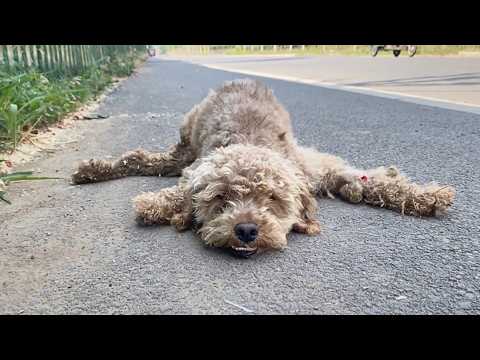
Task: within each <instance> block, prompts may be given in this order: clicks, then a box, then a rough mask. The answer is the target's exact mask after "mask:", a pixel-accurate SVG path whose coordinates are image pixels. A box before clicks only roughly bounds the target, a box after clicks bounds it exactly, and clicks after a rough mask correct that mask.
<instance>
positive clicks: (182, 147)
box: [73, 79, 455, 256]
mask: <svg viewBox="0 0 480 360" xmlns="http://www.w3.org/2000/svg"><path fill="white" fill-rule="evenodd" d="M180 138H181V140H180V142H179V143H178V144H176V145H174V146H173V147H172V148H171V149H170V150H169V151H168V152H165V153H160V154H153V153H148V152H146V151H144V150H141V149H140V150H136V151H133V152H128V153H126V154H124V155H123V156H122V157H121V158H120V159H119V160H117V161H115V162H107V161H103V160H90V161H85V162H83V163H82V164H81V165H80V166H79V169H78V171H77V172H75V173H74V174H73V182H74V183H77V184H80V183H87V182H97V181H105V180H110V179H116V178H120V177H124V176H135V175H151V176H159V175H160V176H181V178H180V181H179V183H178V185H176V186H173V187H170V188H166V189H162V190H160V191H159V192H157V193H144V194H141V195H139V196H137V197H136V198H134V207H135V211H136V213H137V218H138V220H139V221H140V222H141V223H143V224H172V225H174V226H175V227H176V228H177V230H179V231H181V230H185V229H189V228H192V227H195V228H196V229H197V231H198V234H199V235H200V237H201V238H202V240H203V241H204V242H205V243H206V244H209V245H213V246H218V247H228V248H230V249H233V250H234V252H235V253H237V254H240V255H245V256H247V255H251V254H253V253H255V252H257V251H258V250H265V249H281V248H284V247H285V246H286V245H287V234H288V233H289V232H290V231H292V230H293V231H297V232H301V233H306V234H316V233H318V232H319V231H320V226H319V224H318V222H317V220H315V214H316V198H315V196H316V195H327V196H330V197H334V195H339V196H340V197H341V198H343V199H344V200H347V201H349V202H352V203H360V202H365V203H368V204H372V205H376V206H381V207H385V208H388V209H392V210H397V211H399V212H401V213H403V214H407V215H417V216H434V215H436V214H438V213H440V212H443V211H445V210H446V209H447V207H449V206H450V205H451V204H452V201H453V198H454V195H455V191H454V189H453V188H452V187H450V186H439V185H436V184H428V185H418V184H415V183H412V182H411V181H409V179H408V178H407V177H405V176H404V175H402V174H401V173H400V172H399V171H398V170H397V169H396V168H395V167H393V166H390V167H387V168H385V167H379V168H375V169H370V170H360V169H355V168H353V167H351V166H349V165H348V164H347V163H346V162H345V161H344V160H342V159H340V158H338V157H336V156H333V155H329V154H325V153H320V152H318V151H316V150H314V149H307V148H303V147H300V146H299V145H297V143H296V140H295V138H294V136H293V132H292V128H291V124H290V116H289V114H288V112H287V111H286V110H285V109H284V108H283V106H282V105H281V104H280V103H279V102H278V101H277V99H276V98H275V97H274V95H273V93H272V92H271V91H270V90H269V89H268V88H266V87H265V86H264V85H262V84H261V83H259V82H256V81H252V80H248V79H247V80H236V81H232V82H227V83H225V84H224V85H223V86H222V87H221V88H220V89H218V90H217V91H211V92H210V94H209V95H208V96H207V97H206V98H205V99H204V100H203V101H202V102H201V103H200V104H198V105H196V106H195V107H194V108H193V109H192V110H191V111H190V112H189V113H188V114H187V115H186V116H185V120H184V123H183V125H182V127H181V129H180Z"/></svg>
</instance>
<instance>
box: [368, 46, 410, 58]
mask: <svg viewBox="0 0 480 360" xmlns="http://www.w3.org/2000/svg"><path fill="white" fill-rule="evenodd" d="M380 50H385V51H388V50H389V51H393V55H394V56H395V57H398V56H399V55H400V53H401V52H402V50H405V51H408V56H410V57H412V56H413V55H415V53H416V52H417V46H416V45H370V53H371V54H372V56H373V57H375V56H377V54H378V52H379V51H380Z"/></svg>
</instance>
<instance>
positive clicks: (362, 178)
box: [360, 175, 368, 182]
mask: <svg viewBox="0 0 480 360" xmlns="http://www.w3.org/2000/svg"><path fill="white" fill-rule="evenodd" d="M360 180H362V181H363V182H367V181H368V176H367V175H363V176H361V177H360Z"/></svg>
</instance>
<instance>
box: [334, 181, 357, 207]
mask: <svg viewBox="0 0 480 360" xmlns="http://www.w3.org/2000/svg"><path fill="white" fill-rule="evenodd" d="M339 193H340V196H341V197H342V198H343V199H344V200H346V201H348V202H351V203H353V204H358V203H359V202H361V201H362V200H363V187H362V185H361V184H360V183H359V182H352V183H349V184H346V185H344V186H342V187H341V188H340V191H339Z"/></svg>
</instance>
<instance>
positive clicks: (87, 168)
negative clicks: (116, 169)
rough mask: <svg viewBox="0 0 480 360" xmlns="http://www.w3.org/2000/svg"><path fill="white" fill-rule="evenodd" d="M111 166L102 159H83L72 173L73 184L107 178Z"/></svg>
mask: <svg viewBox="0 0 480 360" xmlns="http://www.w3.org/2000/svg"><path fill="white" fill-rule="evenodd" d="M111 170H112V166H111V164H110V163H109V162H107V161H104V160H94V159H91V160H88V161H87V160H85V161H82V162H81V163H80V165H79V166H78V169H77V171H75V172H74V173H73V174H72V183H73V184H86V183H92V182H98V181H102V180H105V179H107V178H108V174H109V173H110V172H111Z"/></svg>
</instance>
